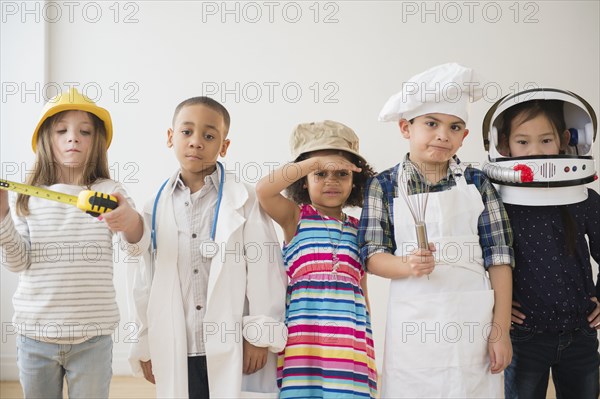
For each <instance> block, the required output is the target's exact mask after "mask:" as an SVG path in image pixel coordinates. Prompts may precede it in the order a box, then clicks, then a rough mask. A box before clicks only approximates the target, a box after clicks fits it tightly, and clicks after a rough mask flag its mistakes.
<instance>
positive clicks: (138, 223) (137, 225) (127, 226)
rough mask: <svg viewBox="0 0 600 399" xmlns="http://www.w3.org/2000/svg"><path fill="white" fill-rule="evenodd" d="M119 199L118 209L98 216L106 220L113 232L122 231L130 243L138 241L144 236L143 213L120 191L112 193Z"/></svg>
mask: <svg viewBox="0 0 600 399" xmlns="http://www.w3.org/2000/svg"><path fill="white" fill-rule="evenodd" d="M111 195H112V196H113V197H115V198H116V199H117V203H118V206H117V208H116V209H114V210H112V211H110V212H108V213H105V214H102V215H100V216H99V217H98V219H100V220H104V221H105V222H106V225H107V226H108V228H109V229H110V230H111V231H113V232H119V231H120V232H122V233H123V235H124V236H125V239H126V240H127V241H128V242H129V243H137V242H138V241H139V240H140V239H141V238H142V233H143V222H142V217H141V215H140V214H139V213H138V212H137V211H136V210H135V209H133V208H132V207H131V205H129V202H128V201H127V199H126V198H125V197H124V196H123V195H122V194H120V193H112V194H111Z"/></svg>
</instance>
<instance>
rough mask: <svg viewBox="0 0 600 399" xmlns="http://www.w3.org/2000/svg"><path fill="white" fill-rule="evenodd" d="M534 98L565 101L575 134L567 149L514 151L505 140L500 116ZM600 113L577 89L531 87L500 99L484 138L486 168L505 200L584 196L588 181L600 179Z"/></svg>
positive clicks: (555, 201) (547, 201)
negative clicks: (599, 145) (599, 170)
mask: <svg viewBox="0 0 600 399" xmlns="http://www.w3.org/2000/svg"><path fill="white" fill-rule="evenodd" d="M533 100H559V101H562V102H563V112H564V119H565V123H566V128H567V130H568V131H569V134H570V139H569V143H568V145H567V149H566V151H565V153H564V154H560V155H537V156H523V157H511V156H510V155H509V154H506V153H503V151H502V150H501V148H500V146H499V144H500V143H499V141H500V140H499V137H498V122H499V120H500V119H501V118H499V117H500V116H501V115H502V113H503V112H504V111H506V110H507V109H509V108H511V107H513V106H515V105H517V104H521V103H525V102H528V101H533ZM596 132H597V119H596V114H595V112H594V110H593V109H592V107H591V106H590V105H589V104H588V102H587V101H585V100H584V99H583V98H581V97H579V96H578V95H577V94H575V93H572V92H569V91H564V90H558V89H548V88H540V89H531V90H525V91H522V92H519V93H516V94H514V95H508V96H506V97H504V98H502V99H500V100H499V101H498V102H497V103H496V104H494V105H493V106H492V107H491V108H490V110H489V111H488V112H487V114H486V116H485V118H484V121H483V142H484V146H485V149H486V151H489V163H487V164H486V165H484V167H483V170H484V171H485V172H486V174H487V175H488V177H489V178H490V179H491V180H492V182H493V183H495V184H496V185H497V188H498V191H499V192H500V195H501V196H502V200H503V201H504V202H506V203H509V204H519V205H563V204H570V203H576V202H581V201H584V200H585V199H586V198H587V188H586V187H585V184H587V183H590V182H592V181H594V180H597V179H598V176H597V174H596V170H595V165H594V159H593V157H592V154H591V152H592V148H593V143H594V141H595V139H596Z"/></svg>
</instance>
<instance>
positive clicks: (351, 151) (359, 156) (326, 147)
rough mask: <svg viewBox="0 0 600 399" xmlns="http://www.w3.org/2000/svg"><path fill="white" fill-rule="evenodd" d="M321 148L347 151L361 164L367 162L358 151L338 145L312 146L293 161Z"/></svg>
mask: <svg viewBox="0 0 600 399" xmlns="http://www.w3.org/2000/svg"><path fill="white" fill-rule="evenodd" d="M323 150H332V151H343V152H347V153H349V154H352V155H356V156H357V157H358V158H359V159H360V161H361V162H362V164H363V165H366V164H367V160H366V159H365V158H364V157H363V156H362V155H360V154H359V153H358V152H356V151H353V150H350V149H347V148H345V149H341V148H339V147H335V146H331V145H322V146H316V147H314V148H311V149H310V150H309V151H302V152H300V153H299V154H298V155H296V156H295V157H294V162H297V161H298V158H300V157H301V156H302V155H304V154H308V153H311V152H315V151H323Z"/></svg>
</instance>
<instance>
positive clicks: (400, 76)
mask: <svg viewBox="0 0 600 399" xmlns="http://www.w3.org/2000/svg"><path fill="white" fill-rule="evenodd" d="M36 4H37V5H36ZM1 7H2V25H1V28H2V30H1V57H2V58H1V59H2V61H1V62H2V64H1V68H0V74H1V79H2V102H1V104H0V106H1V117H0V120H1V128H2V130H1V136H0V142H1V149H0V155H1V163H2V177H4V178H7V179H12V180H19V181H20V180H23V179H24V173H25V171H26V169H27V165H28V163H29V162H31V161H32V159H33V155H32V153H31V150H30V144H29V143H30V137H31V132H32V130H33V128H34V126H35V123H36V121H37V117H38V114H39V110H40V109H41V108H42V106H43V104H44V102H45V101H46V100H47V99H48V98H49V97H51V96H52V95H53V94H55V93H56V89H57V88H60V89H67V88H68V87H69V86H71V85H73V86H77V87H78V88H79V89H80V90H83V91H84V92H86V94H87V95H88V96H90V97H92V98H95V99H97V100H98V102H99V104H100V105H102V106H104V107H106V108H108V109H109V110H110V112H111V113H112V116H113V121H114V126H115V134H114V140H113V144H112V146H111V148H110V151H109V159H110V163H111V169H112V172H113V175H114V178H115V179H117V180H119V181H121V182H123V183H125V185H126V186H127V188H128V190H129V192H130V194H131V195H132V196H133V198H134V199H135V200H136V202H137V204H138V207H141V205H142V204H143V202H144V201H145V200H146V199H147V198H148V197H149V196H150V195H151V194H152V192H154V191H155V190H156V189H157V187H158V186H159V184H160V183H161V182H162V181H163V180H164V179H165V178H166V177H168V176H169V175H170V174H171V172H172V171H173V170H174V168H175V167H176V166H177V163H176V161H175V157H174V156H173V154H172V153H171V151H169V150H168V149H167V148H166V145H165V143H166V129H167V128H168V127H169V126H170V121H171V117H172V112H173V110H174V108H175V106H176V105H177V104H178V103H179V102H180V101H182V100H183V99H185V98H188V97H191V96H196V95H202V94H204V95H211V96H212V97H214V98H215V99H217V100H219V101H221V102H222V103H223V104H224V105H225V106H226V107H227V108H228V109H229V111H230V113H231V115H232V124H231V133H230V138H231V140H232V145H231V147H230V150H229V152H228V154H227V157H226V159H225V161H226V165H227V168H228V169H236V170H238V171H239V172H240V173H241V175H242V177H243V178H244V179H245V180H246V181H248V182H250V183H255V182H256V180H257V179H258V178H259V177H260V175H261V174H262V173H265V172H266V171H267V170H268V168H269V167H272V165H273V164H280V163H282V162H286V161H288V160H289V158H290V156H289V149H288V138H289V135H290V133H291V131H292V129H293V127H294V126H295V125H296V124H297V123H300V122H307V121H313V120H322V119H334V120H339V121H341V122H344V123H346V124H347V125H349V126H351V127H353V128H354V129H355V130H356V132H357V133H358V134H359V136H360V137H361V139H362V142H361V150H362V152H363V154H364V155H365V157H366V158H367V159H369V160H370V161H371V163H372V165H373V166H374V167H375V168H376V169H377V170H383V169H385V168H387V167H390V166H392V165H393V164H395V163H397V162H398V160H399V159H400V157H401V156H402V155H403V154H404V153H405V152H406V151H407V148H408V147H407V143H406V142H405V141H404V140H403V139H402V138H401V137H400V135H399V134H398V130H397V127H396V126H395V125H393V124H382V123H379V122H377V115H378V112H379V110H380V108H381V106H382V105H383V103H384V102H385V101H386V100H387V98H388V97H389V96H390V95H391V94H393V93H395V92H396V91H398V90H399V89H400V87H401V84H402V82H403V81H405V80H407V79H408V78H409V77H411V76H413V75H414V74H416V73H418V72H420V71H422V70H425V69H426V68H428V67H431V66H433V65H437V64H441V63H444V62H448V61H457V62H460V63H462V64H464V65H468V66H471V67H473V68H475V69H477V70H478V71H479V72H480V73H482V74H483V75H485V76H486V77H487V78H488V79H489V80H490V82H492V83H490V84H489V85H488V86H487V88H488V91H487V93H486V96H485V98H484V100H483V101H480V102H479V103H477V104H475V106H474V107H473V113H472V115H471V119H470V128H471V135H470V136H469V137H468V138H467V140H466V142H465V144H464V146H463V147H462V148H461V150H460V151H459V155H460V157H461V159H462V160H463V161H468V162H474V163H481V162H483V160H484V159H485V156H486V154H485V153H484V151H483V146H482V138H481V121H482V119H483V115H484V114H485V112H486V110H487V109H488V108H489V107H490V106H491V105H492V104H493V103H494V102H495V101H496V100H497V99H499V98H500V97H501V96H502V95H505V94H508V93H511V92H514V91H518V90H522V89H523V88H525V87H526V86H527V85H529V86H540V87H541V86H549V87H557V88H563V89H568V90H572V91H574V92H576V93H578V94H579V95H581V96H582V97H584V98H585V99H587V100H588V101H589V102H590V103H591V105H592V106H593V107H594V109H595V110H596V112H600V106H599V105H600V97H599V95H600V90H599V87H600V82H599V74H598V70H600V65H599V64H600V60H599V55H600V50H599V49H600V45H599V39H598V38H599V37H600V22H599V20H598V13H599V3H598V2H590V1H569V2H567V1H530V2H519V3H517V2H505V1H497V2H489V1H487V2H478V1H475V2H462V1H458V2H427V3H423V2H420V1H417V2H409V1H403V2H401V1H397V2H394V1H382V2H367V1H347V2H345V1H338V2H313V1H310V2H301V1H298V2H283V1H274V2H237V1H236V2H221V1H217V2H199V1H182V2H165V1H154V2H141V1H139V2H135V1H131V2H125V1H124V2H118V3H117V2H79V1H75V2H66V3H63V2H48V3H34V2H21V1H14V2H13V1H2V2H1ZM44 32H47V37H46V36H45V33H44ZM44 54H47V57H45V56H44ZM497 89H499V90H497ZM298 90H300V92H299V91H298ZM594 155H595V157H596V159H600V157H599V155H600V152H599V145H598V142H596V145H595V148H594ZM24 161H26V162H28V163H25V162H24ZM594 188H595V189H596V190H598V185H597V183H596V185H595V186H594ZM353 213H354V214H355V215H357V214H358V211H357V210H354V211H353ZM129 267H131V266H129ZM127 268H128V265H127V264H124V263H123V262H120V264H118V265H117V266H116V272H115V284H116V286H117V290H118V295H119V298H118V299H119V303H120V308H121V311H122V312H121V313H122V319H123V321H122V323H121V324H122V325H121V327H120V334H119V340H118V342H117V344H116V346H115V353H114V359H115V367H114V368H115V373H117V374H118V373H127V372H128V368H127V364H126V361H125V359H126V353H127V350H128V349H127V345H126V344H124V343H123V338H124V337H125V336H126V335H127V333H128V332H129V331H128V330H127V327H126V325H125V322H126V321H127V300H126V294H127V286H126V283H125V282H126V280H127ZM1 273H2V274H1V284H2V286H1V287H2V293H1V295H2V296H1V298H2V299H1V300H2V302H1V321H2V326H3V329H2V342H1V346H0V360H1V370H0V371H1V375H0V378H2V379H15V378H17V371H16V366H15V349H14V336H13V335H11V334H10V333H9V332H8V330H7V329H8V328H9V326H10V320H11V316H12V304H11V296H12V294H13V292H14V290H15V286H16V283H17V277H16V276H15V275H13V274H11V273H8V272H6V271H5V270H2V271H1ZM369 284H370V295H371V304H372V307H373V325H374V331H375V345H376V351H377V356H378V362H379V363H380V362H381V360H382V353H383V345H384V339H383V331H384V328H385V311H386V300H387V282H386V281H385V280H383V279H379V278H377V277H371V279H370V283H369Z"/></svg>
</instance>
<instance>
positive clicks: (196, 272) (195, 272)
mask: <svg viewBox="0 0 600 399" xmlns="http://www.w3.org/2000/svg"><path fill="white" fill-rule="evenodd" d="M194 274H198V269H194ZM559 282H560V281H559Z"/></svg>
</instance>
